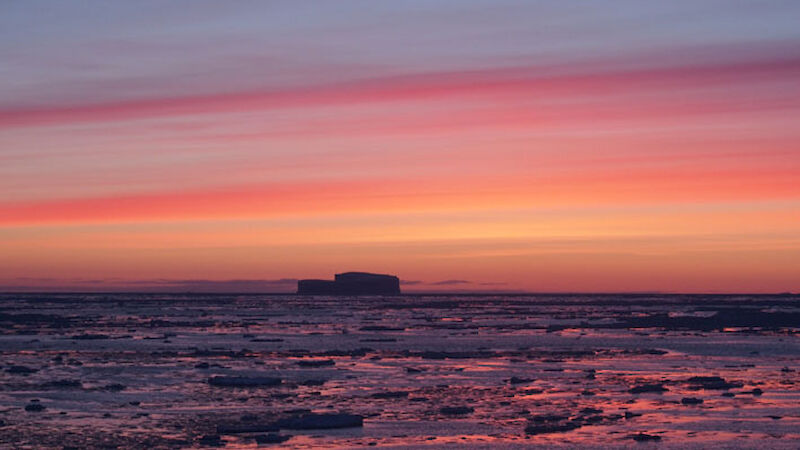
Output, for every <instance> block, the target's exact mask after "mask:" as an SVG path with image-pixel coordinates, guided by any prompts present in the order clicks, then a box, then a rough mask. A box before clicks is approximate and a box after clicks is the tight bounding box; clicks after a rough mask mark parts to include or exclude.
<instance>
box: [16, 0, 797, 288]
mask: <svg viewBox="0 0 800 450" xmlns="http://www.w3.org/2000/svg"><path fill="white" fill-rule="evenodd" d="M347 270H365V271H373V272H380V273H392V274H396V275H398V276H399V277H400V278H401V279H402V280H404V285H403V289H404V290H406V291H413V290H417V291H433V290H444V291H456V290H459V291H460V290H467V291H492V290H501V291H547V292H553V291H571V292H576V291H578V292H583V291H595V292H596V291H604V292H609V291H615V292H618V291H625V292H629V291H665V292H782V291H800V2H798V1H796V0H790V1H737V2H732V1H727V0H726V1H696V0H688V1H668V2H642V1H638V0H636V1H633V0H631V1H592V2H565V1H560V0H552V1H539V2H532V1H531V2H529V1H520V2H506V1H497V0H492V1H488V0H487V1H449V2H444V1H441V2H435V1H402V2H401V1H396V2H388V1H387V2H376V1H369V0H365V1H331V2H296V1H239V2H219V1H196V0H192V1H170V2H163V1H134V2H107V1H86V2H83V1H82V2H62V1H52V2H46V1H30V2H29V1H10V2H3V4H2V5H0V290H12V291H14V290H58V289H66V290H95V291H113V290H179V291H184V290H195V291H213V290H240V291H247V290H251V291H252V290H255V291H290V290H293V289H294V287H295V285H294V283H295V282H294V280H295V279H297V278H307V277H325V278H329V277H332V276H333V274H334V273H336V272H342V271H347Z"/></svg>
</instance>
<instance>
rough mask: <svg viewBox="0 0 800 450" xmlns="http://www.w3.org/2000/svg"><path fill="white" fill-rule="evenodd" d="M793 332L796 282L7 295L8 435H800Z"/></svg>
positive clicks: (718, 443)
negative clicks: (707, 287) (727, 288)
mask: <svg viewBox="0 0 800 450" xmlns="http://www.w3.org/2000/svg"><path fill="white" fill-rule="evenodd" d="M799 332H800V298H799V297H797V296H790V295H785V296H679V295H675V296H666V295H636V296H634V295H628V296H620V295H616V296H615V295H595V296H591V295H584V296H577V295H565V296H545V295H540V296H502V295H500V296H486V295H482V296H479V295H474V296H410V295H406V296H398V297H336V298H334V297H301V296H294V295H193V294H186V295H165V294H160V295H159V294H96V295H88V294H87V295H77V294H24V295H21V294H4V295H0V448H58V449H61V448H65V447H66V448H69V447H74V448H120V449H123V448H124V449H136V448H148V449H157V448H204V447H213V446H216V447H222V446H224V447H225V448H262V447H268V446H269V445H281V446H283V447H288V448H308V447H312V448H361V447H367V446H379V447H397V448H435V447H438V446H448V447H454V448H458V447H467V448H523V447H524V448H529V447H533V448H536V447H539V448H582V447H585V448H656V447H657V448H761V449H763V448H793V449H794V448H798V447H799V446H800V372H799V371H800V334H799ZM216 377H222V378H216ZM698 377H705V378H698ZM711 377H713V378H711ZM254 379H255V380H256V381H259V380H260V382H262V383H263V384H265V385H261V386H249V387H241V386H220V385H218V384H221V383H222V381H221V380H228V381H230V380H233V381H232V382H233V383H234V384H237V383H241V382H243V381H248V380H249V381H250V382H254V381H253V380H254ZM265 379H269V380H271V381H269V382H267V381H264V380H265ZM213 380H217V381H218V382H214V381H213ZM222 384H224V383H222ZM35 405H40V406H35ZM320 414H322V415H326V414H340V415H341V414H347V415H348V416H336V417H339V418H340V419H341V418H343V417H344V418H345V419H346V420H345V422H347V423H341V424H340V425H355V426H346V427H342V428H320V427H322V426H323V425H319V421H320V420H322V421H328V422H330V420H331V418H330V417H329V416H319V415H320ZM355 416H358V417H355ZM304 420H305V421H307V422H303V421H304ZM309 420H310V422H308V421H309ZM298 421H299V422H298ZM297 423H305V424H306V425H307V426H306V425H301V426H298V425H296V424H297ZM308 423H311V425H308ZM292 424H295V425H292ZM329 424H330V423H329ZM293 428H304V429H293ZM265 435H271V438H272V439H278V438H276V436H282V437H281V438H279V439H286V440H285V441H284V442H283V443H281V444H267V443H261V444H259V443H258V442H257V441H256V438H257V437H258V438H259V439H260V440H262V441H263V440H264V436H265Z"/></svg>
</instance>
